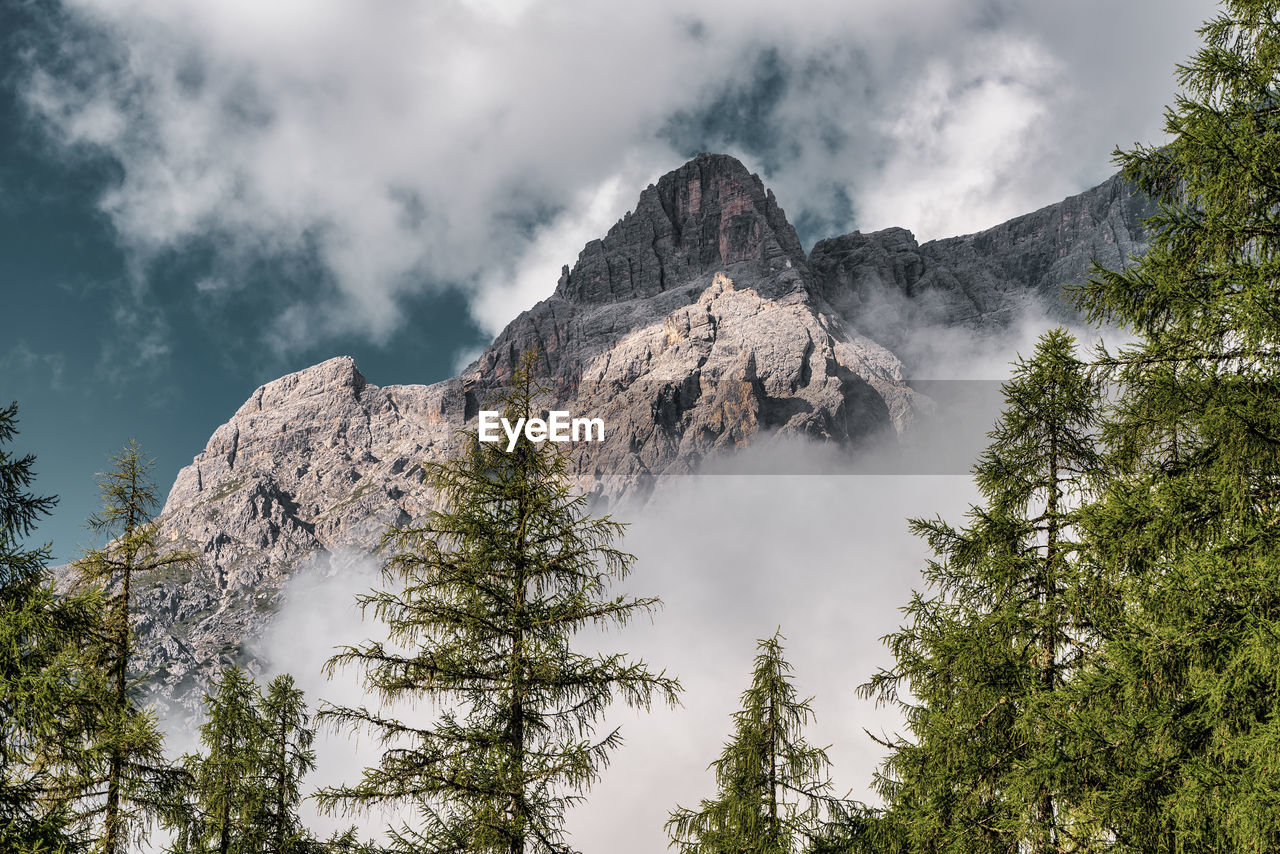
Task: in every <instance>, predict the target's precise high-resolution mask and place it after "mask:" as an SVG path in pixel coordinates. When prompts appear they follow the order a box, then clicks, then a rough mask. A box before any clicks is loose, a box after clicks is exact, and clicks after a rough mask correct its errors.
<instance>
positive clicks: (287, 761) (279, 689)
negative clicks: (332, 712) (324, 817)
mask: <svg viewBox="0 0 1280 854" xmlns="http://www.w3.org/2000/svg"><path fill="white" fill-rule="evenodd" d="M260 709H261V717H262V722H263V724H264V725H265V727H266V730H267V736H266V738H265V740H264V741H263V747H264V748H265V750H264V755H263V757H262V765H263V773H264V780H263V787H264V790H265V794H266V797H265V798H263V804H262V816H261V819H260V822H261V825H262V830H263V836H264V838H265V839H266V840H267V846H268V850H270V851H272V852H274V854H291V852H295V851H302V850H304V845H305V843H306V841H307V839H308V836H307V834H306V833H305V831H304V830H303V828H302V825H301V823H300V822H299V821H298V805H299V804H300V803H301V801H302V778H303V777H304V776H305V775H306V774H307V772H309V771H311V770H313V769H314V768H315V766H316V754H315V751H314V750H313V749H312V748H311V745H312V742H313V741H314V740H315V730H314V729H312V728H311V726H310V723H311V718H310V715H309V714H308V713H307V707H306V704H305V702H304V701H303V694H302V691H301V689H299V688H297V687H296V686H295V685H294V681H293V677H292V676H290V675H289V674H287V673H286V674H283V675H280V676H277V677H276V678H275V679H273V680H271V684H269V685H268V686H267V694H266V697H265V698H264V699H263V701H262V704H261V706H260Z"/></svg>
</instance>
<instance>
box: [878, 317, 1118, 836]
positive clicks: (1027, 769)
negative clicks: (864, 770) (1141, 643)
mask: <svg viewBox="0 0 1280 854" xmlns="http://www.w3.org/2000/svg"><path fill="white" fill-rule="evenodd" d="M1074 347H1075V344H1074V341H1073V339H1072V338H1071V337H1070V336H1069V335H1067V334H1066V333H1065V332H1064V331H1062V330H1054V331H1051V332H1049V333H1047V334H1046V335H1045V336H1044V337H1042V338H1041V340H1040V342H1039V344H1038V346H1037V347H1036V351H1035V354H1034V356H1033V357H1032V358H1031V359H1030V360H1027V361H1020V362H1019V363H1017V365H1016V368H1015V371H1014V376H1013V378H1012V379H1011V380H1010V381H1009V382H1008V383H1006V384H1005V385H1004V387H1003V391H1004V395H1005V402H1006V406H1005V410H1004V412H1003V415H1002V417H1001V419H1000V420H999V422H998V423H997V425H996V427H995V429H994V430H993V431H992V432H991V433H990V434H989V436H990V438H991V444H990V446H989V447H988V449H987V450H986V452H985V453H984V454H983V455H982V457H981V458H980V460H979V462H978V463H977V465H976V466H975V468H974V476H975V481H976V484H977V486H978V489H979V491H980V493H981V494H982V496H983V498H984V499H985V505H984V506H982V507H974V508H972V510H971V511H970V514H969V516H970V524H969V526H968V527H967V528H965V529H961V530H958V529H956V528H953V527H952V526H950V525H948V524H946V523H945V522H943V521H941V520H935V521H923V520H913V521H912V523H911V527H912V530H913V531H914V532H915V533H917V534H918V535H921V536H923V537H925V538H926V539H927V540H928V542H929V545H930V546H931V548H932V549H933V551H934V553H935V554H936V555H937V556H938V559H937V560H934V561H931V562H930V563H929V566H928V568H927V570H926V572H925V578H926V580H927V581H928V583H929V585H930V587H931V588H932V589H933V591H934V592H933V595H932V596H929V597H926V596H925V595H923V594H921V593H916V594H915V595H914V596H913V598H912V600H911V603H910V605H908V606H907V608H906V609H905V612H906V615H907V617H908V625H907V626H905V627H904V628H902V629H901V630H899V631H898V632H896V633H894V634H892V635H890V636H889V637H888V638H886V640H887V642H888V645H889V648H890V650H891V652H892V653H893V656H894V659H895V661H896V664H895V666H894V667H893V668H891V669H888V670H882V671H881V672H880V673H878V674H876V675H875V676H874V677H873V678H872V680H871V681H870V682H869V683H868V684H867V685H864V686H863V688H862V689H861V690H862V693H863V694H864V695H868V696H876V697H877V698H878V699H879V700H880V701H883V702H890V703H893V704H896V705H897V706H899V707H900V708H901V709H902V711H903V712H904V714H905V716H906V722H907V727H908V729H909V730H910V739H909V740H901V741H897V742H895V743H892V744H888V745H886V746H888V747H890V748H891V753H890V755H889V757H888V759H887V760H886V762H885V767H884V770H883V773H882V774H881V776H880V777H879V784H878V786H879V789H880V792H881V794H882V796H883V797H884V800H885V803H886V806H887V809H888V814H887V815H885V816H882V817H881V820H880V821H879V822H872V823H871V824H870V825H869V826H870V827H876V828H878V830H880V831H883V830H884V828H885V827H892V828H893V829H894V831H895V832H896V833H897V834H900V835H901V838H900V839H899V842H900V843H901V844H902V845H905V846H906V847H907V848H908V849H909V850H912V851H922V852H932V851H937V852H944V851H945V852H1008V854H1014V853H1015V852H1021V851H1032V852H1046V854H1047V852H1060V851H1068V850H1076V849H1077V848H1079V847H1080V846H1081V845H1083V844H1084V843H1085V842H1087V841H1088V839H1089V838H1091V835H1092V834H1094V832H1095V830H1096V829H1095V828H1092V827H1090V826H1089V824H1088V822H1087V821H1085V820H1084V819H1083V817H1082V816H1081V815H1080V813H1079V811H1078V809H1077V808H1076V807H1075V806H1074V805H1073V804H1072V803H1071V798H1070V797H1069V796H1068V795H1069V794H1070V792H1069V791H1068V790H1069V789H1070V787H1069V786H1068V785H1067V784H1066V783H1065V782H1064V780H1063V778H1062V777H1063V774H1062V769H1063V767H1064V761H1065V760H1064V757H1063V755H1062V747H1061V726H1060V725H1058V724H1057V723H1055V718H1054V716H1053V715H1052V714H1051V712H1050V710H1051V708H1052V703H1053V700H1054V697H1055V695H1056V694H1057V693H1058V692H1059V691H1060V690H1061V688H1062V687H1063V685H1064V684H1065V682H1066V681H1067V679H1068V678H1069V677H1070V676H1071V675H1072V674H1073V673H1075V672H1076V671H1078V670H1079V668H1080V667H1081V666H1082V663H1083V661H1084V660H1085V658H1086V656H1087V655H1088V654H1089V653H1090V652H1091V651H1092V649H1093V648H1094V646H1095V644H1096V640H1095V638H1094V636H1093V630H1092V628H1091V624H1090V622H1089V620H1088V618H1087V608H1086V607H1085V603H1088V602H1090V601H1091V600H1090V598H1089V596H1090V593H1091V591H1092V590H1093V587H1094V585H1093V583H1092V579H1091V576H1090V575H1089V573H1088V572H1086V571H1084V570H1083V569H1082V567H1081V564H1080V562H1079V561H1078V560H1076V559H1075V552H1076V550H1077V545H1076V543H1075V542H1074V535H1075V531H1076V527H1077V523H1078V517H1079V508H1080V506H1081V503H1082V498H1083V497H1084V496H1085V494H1086V493H1087V491H1088V488H1089V485H1090V480H1091V478H1092V476H1093V475H1094V474H1095V473H1096V472H1097V469H1098V459H1097V455H1096V451H1095V448H1094V444H1093V437H1092V431H1093V429H1094V427H1095V422H1096V419H1097V414H1098V413H1097V409H1098V405H1099V397H1098V393H1097V389H1096V387H1095V384H1094V382H1093V381H1092V380H1091V379H1090V378H1089V374H1088V371H1087V370H1086V367H1085V365H1084V364H1082V363H1081V362H1080V361H1078V360H1077V359H1076V358H1075V355H1074Z"/></svg>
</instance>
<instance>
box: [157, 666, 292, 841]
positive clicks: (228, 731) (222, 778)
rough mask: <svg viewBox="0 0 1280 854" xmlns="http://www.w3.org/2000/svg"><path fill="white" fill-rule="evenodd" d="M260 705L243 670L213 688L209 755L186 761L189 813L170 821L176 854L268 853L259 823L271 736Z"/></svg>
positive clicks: (207, 700)
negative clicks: (174, 838) (265, 760)
mask: <svg viewBox="0 0 1280 854" xmlns="http://www.w3.org/2000/svg"><path fill="white" fill-rule="evenodd" d="M261 702H262V695H261V692H260V691H259V690H258V686H257V684H256V683H255V682H254V681H253V679H251V678H250V677H249V675H248V674H247V673H245V672H244V671H243V670H242V669H240V668H239V667H227V668H224V669H223V670H222V672H221V673H220V674H219V675H218V677H217V678H216V679H215V680H214V681H213V682H212V683H211V684H210V685H209V688H208V690H207V691H206V692H205V696H204V710H205V721H204V723H202V724H201V725H200V743H201V744H202V745H203V746H204V748H205V751H206V752H205V753H203V754H187V755H186V756H184V757H183V766H184V768H185V770H186V772H187V774H188V775H189V777H190V780H191V785H190V786H189V787H188V789H187V791H186V801H187V808H186V810H183V811H179V813H178V814H179V816H180V820H179V821H176V822H172V823H173V824H175V825H176V827H175V829H176V831H177V832H176V840H175V844H174V846H173V848H172V849H171V850H172V851H173V852H174V854H256V852H259V851H262V850H264V843H265V841H266V834H265V829H264V827H263V826H262V823H261V821H260V819H261V816H262V813H263V809H264V805H265V801H266V800H267V795H266V792H265V787H264V785H263V778H264V771H265V768H264V767H263V761H262V760H263V752H264V747H265V745H266V744H267V742H268V740H269V738H270V735H269V733H268V731H267V725H266V722H265V721H264V720H263V719H262V716H261V715H260V714H259V705H260V703H261ZM183 813H185V814H183ZM273 850H274V849H273Z"/></svg>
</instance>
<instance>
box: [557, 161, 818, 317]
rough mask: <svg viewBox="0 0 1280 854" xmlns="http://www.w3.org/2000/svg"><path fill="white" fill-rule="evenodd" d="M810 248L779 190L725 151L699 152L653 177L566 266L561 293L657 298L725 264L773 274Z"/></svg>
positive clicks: (747, 274) (744, 273) (604, 298)
mask: <svg viewBox="0 0 1280 854" xmlns="http://www.w3.org/2000/svg"><path fill="white" fill-rule="evenodd" d="M804 263H805V260H804V250H803V249H802V248H801V246H800V240H799V238H798V237H797V236H796V232H795V229H794V228H792V226H791V224H790V223H789V222H787V217H786V214H785V213H784V212H783V210H782V208H780V207H778V203H777V201H776V200H775V199H774V196H773V193H772V192H771V191H769V190H766V189H765V187H764V184H763V182H761V180H760V177H759V176H758V175H753V174H752V173H751V172H749V171H747V168H746V167H745V166H743V165H742V163H741V162H740V161H739V160H737V158H734V157H731V156H729V155H726V154H699V155H698V156H697V157H695V158H694V159H693V160H690V161H689V162H688V163H686V164H684V165H683V166H681V167H680V168H678V169H675V170H673V171H671V172H668V173H667V174H666V175H663V176H662V177H661V178H659V179H658V182H657V183H656V184H650V185H649V187H648V188H646V189H645V190H644V191H643V192H642V193H641V194H640V199H639V201H638V202H637V204H636V209H635V211H634V212H633V213H628V214H627V215H626V216H625V217H623V218H622V219H621V220H619V221H618V222H617V224H615V225H614V226H613V228H611V229H609V233H608V234H607V235H605V237H604V238H603V239H600V240H593V241H591V242H590V243H588V244H587V245H586V247H585V248H584V249H583V250H582V252H581V253H580V254H579V255H578V261H577V263H576V264H575V265H574V266H573V269H572V270H570V269H569V268H568V267H567V266H566V267H565V269H564V271H563V273H562V275H561V277H560V283H559V285H558V287H557V288H556V295H557V296H560V297H562V298H564V299H567V300H570V301H572V302H576V303H602V302H617V301H621V300H628V299H636V298H643V297H651V296H654V295H656V294H659V293H662V292H663V291H667V290H671V289H673V288H675V287H679V286H682V285H685V284H688V283H689V282H690V281H692V280H694V279H696V278H698V277H700V276H704V275H708V274H712V273H715V272H718V271H727V272H728V273H729V274H730V275H731V276H734V277H735V278H738V277H741V278H745V279H750V280H753V281H754V280H758V279H772V278H773V276H774V275H776V274H777V273H778V272H780V271H781V270H783V269H786V268H789V267H802V266H803V265H804Z"/></svg>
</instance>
